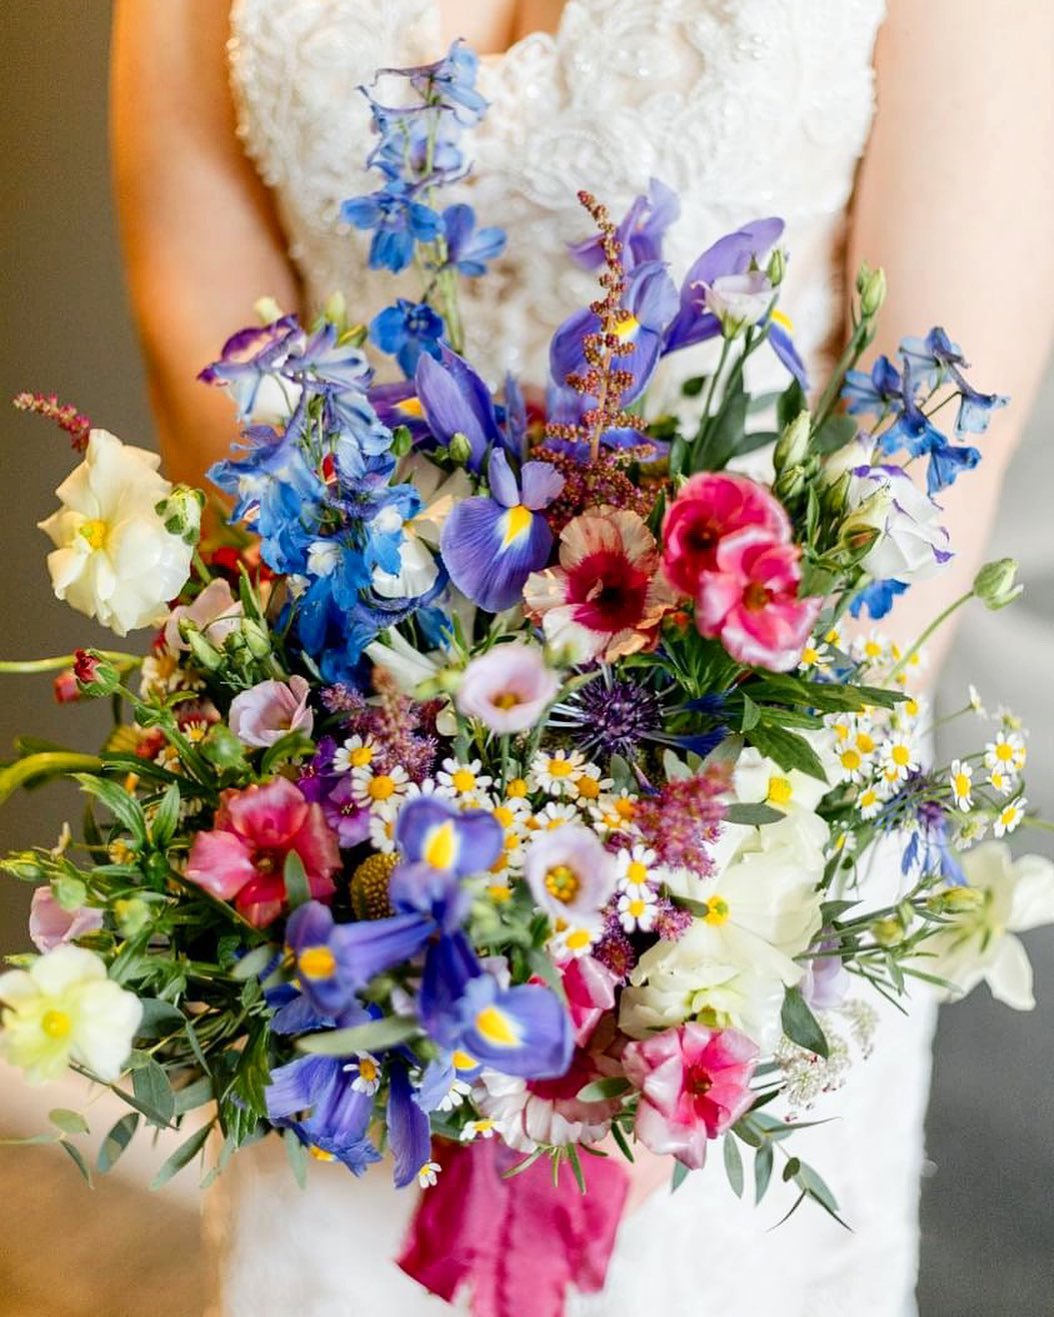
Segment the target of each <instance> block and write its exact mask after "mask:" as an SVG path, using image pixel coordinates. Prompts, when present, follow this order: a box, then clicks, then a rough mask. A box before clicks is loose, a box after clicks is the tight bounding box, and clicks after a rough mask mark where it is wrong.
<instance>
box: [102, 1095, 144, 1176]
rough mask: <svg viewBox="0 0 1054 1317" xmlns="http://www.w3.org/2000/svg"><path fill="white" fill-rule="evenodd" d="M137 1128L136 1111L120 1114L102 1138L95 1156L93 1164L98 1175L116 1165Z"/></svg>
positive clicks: (137, 1114) (137, 1117) (105, 1172)
mask: <svg viewBox="0 0 1054 1317" xmlns="http://www.w3.org/2000/svg"><path fill="white" fill-rule="evenodd" d="M138 1128H139V1113H138V1111H130V1112H128V1114H127V1115H125V1116H122V1117H121V1119H120V1120H119V1121H117V1122H116V1124H115V1125H114V1126H113V1127H112V1128H111V1130H110V1132H109V1133H108V1134H107V1136H106V1138H105V1139H103V1141H102V1143H101V1144H100V1146H99V1155H98V1157H97V1158H96V1162H95V1166H96V1170H98V1172H99V1174H100V1175H106V1174H107V1173H108V1172H109V1171H112V1170H113V1168H114V1166H116V1164H117V1162H118V1160H119V1158H120V1157H121V1156H122V1155H123V1153H124V1150H125V1149H126V1148H127V1147H128V1145H129V1144H130V1143H131V1141H132V1139H133V1138H134V1137H135V1132H136V1130H137V1129H138Z"/></svg>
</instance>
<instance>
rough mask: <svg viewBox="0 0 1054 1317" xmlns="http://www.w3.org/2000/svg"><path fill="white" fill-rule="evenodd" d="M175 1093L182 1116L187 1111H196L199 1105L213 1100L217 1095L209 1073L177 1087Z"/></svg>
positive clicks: (177, 1108) (178, 1114)
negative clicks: (181, 1086)
mask: <svg viewBox="0 0 1054 1317" xmlns="http://www.w3.org/2000/svg"><path fill="white" fill-rule="evenodd" d="M175 1093H176V1115H177V1116H182V1115H183V1114H184V1113H185V1112H187V1111H196V1110H197V1108H198V1107H203V1106H204V1105H205V1104H206V1103H207V1102H211V1101H212V1099H213V1098H214V1097H215V1095H216V1093H215V1089H214V1088H213V1085H212V1079H211V1077H210V1076H209V1075H203V1076H202V1077H201V1079H195V1080H194V1082H193V1083H192V1084H186V1085H184V1087H183V1088H177V1089H176V1090H175Z"/></svg>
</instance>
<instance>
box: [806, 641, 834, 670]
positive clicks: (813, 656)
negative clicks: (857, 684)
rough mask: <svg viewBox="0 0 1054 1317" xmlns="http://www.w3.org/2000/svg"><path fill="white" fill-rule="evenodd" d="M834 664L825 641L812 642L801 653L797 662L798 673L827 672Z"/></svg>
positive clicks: (832, 656)
mask: <svg viewBox="0 0 1054 1317" xmlns="http://www.w3.org/2000/svg"><path fill="white" fill-rule="evenodd" d="M833 662H834V655H833V654H832V653H831V647H830V645H829V644H828V643H827V641H826V640H814V641H810V642H809V644H807V645H806V646H805V648H804V649H803V650H802V652H801V659H800V660H799V662H798V670H799V671H800V672H809V671H811V670H813V669H815V670H816V671H817V672H827V671H828V670H829V668H830V666H831V664H832V663H833Z"/></svg>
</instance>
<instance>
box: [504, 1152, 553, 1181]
mask: <svg viewBox="0 0 1054 1317" xmlns="http://www.w3.org/2000/svg"><path fill="white" fill-rule="evenodd" d="M544 1153H545V1149H544V1148H535V1150H534V1152H532V1153H529V1154H528V1155H527V1156H526V1157H524V1159H523V1161H522V1162H517V1163H516V1165H515V1166H510V1167H509V1169H508V1170H507V1171H502V1173H501V1178H502V1179H503V1180H511V1179H512V1178H513V1177H514V1176H516V1175H522V1174H523V1173H524V1171H527V1170H530V1168H531V1167H532V1166H533V1165H534V1163H535V1162H536V1161H537V1160H538V1158H539V1157H541V1156H543V1155H544Z"/></svg>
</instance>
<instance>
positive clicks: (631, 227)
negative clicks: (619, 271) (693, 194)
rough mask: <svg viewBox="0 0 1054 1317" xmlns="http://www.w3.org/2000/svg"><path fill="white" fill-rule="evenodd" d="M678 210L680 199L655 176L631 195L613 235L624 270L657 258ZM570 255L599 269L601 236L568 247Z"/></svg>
mask: <svg viewBox="0 0 1054 1317" xmlns="http://www.w3.org/2000/svg"><path fill="white" fill-rule="evenodd" d="M680 213H681V202H680V198H679V197H678V195H677V193H676V192H675V191H674V190H673V188H670V187H667V186H666V184H665V183H662V182H660V180H659V179H657V178H653V179H651V180H650V181H649V183H648V191H647V192H646V193H643V194H642V195H641V196H638V197H635V198H634V200H633V202H632V204H631V205H630V208H629V210H627V212H626V215H625V217H624V218H623V220H622V222H621V224H619V226H618V230H617V231H616V234H615V237H616V240H617V241H618V242H620V243H621V244H622V260H623V265H624V266H625V268H626V270H627V271H629V270H632V269H633V268H634V267H635V266H637V265H643V264H644V262H645V261H661V260H662V246H663V239H664V237H665V236H666V230H667V229H668V228H669V227H670V225H671V224H673V223H674V221H675V220H676V219H677V218H678V216H679V215H680ZM568 250H569V252H570V254H571V257H572V259H573V260H575V261H576V262H577V263H578V264H579V265H581V266H582V267H583V269H586V270H599V269H600V268H601V267H602V266H603V264H604V252H603V249H602V246H601V239H600V237H599V236H597V235H594V236H593V237H591V238H587V239H586V240H585V241H584V242H579V243H574V244H572V245H570V246H569V248H568Z"/></svg>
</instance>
